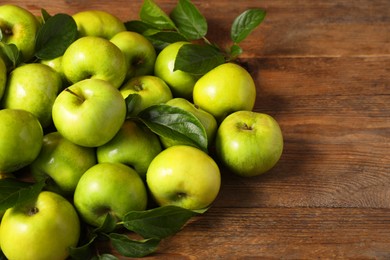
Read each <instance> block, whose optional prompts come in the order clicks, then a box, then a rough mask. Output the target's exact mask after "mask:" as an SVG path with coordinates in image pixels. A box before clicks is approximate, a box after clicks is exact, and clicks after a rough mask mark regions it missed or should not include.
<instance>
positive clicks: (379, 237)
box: [11, 0, 390, 259]
mask: <svg viewBox="0 0 390 260" xmlns="http://www.w3.org/2000/svg"><path fill="white" fill-rule="evenodd" d="M11 2H13V3H16V4H20V5H21V6H24V7H26V8H28V9H29V10H31V11H32V12H34V13H36V14H39V13H40V8H45V9H46V10H47V11H48V12H49V13H52V14H53V13H57V12H65V13H68V14H72V13H75V12H76V11H79V10H87V9H102V10H106V11H109V12H112V13H114V14H116V15H117V16H118V17H120V18H121V19H122V20H124V21H127V20H132V19H138V10H139V9H140V6H141V5H142V1H126V0H112V1H93V0H66V1H44V0H39V1H37V0H23V1H22V0H14V1H11ZM156 3H157V4H159V5H160V6H161V7H162V8H163V9H164V10H166V11H168V12H169V10H171V9H172V8H173V7H174V6H175V4H176V1H173V0H156ZM193 3H194V4H195V5H196V6H197V7H198V8H199V10H200V11H201V13H202V14H203V15H204V16H205V17H206V18H207V20H208V23H209V35H208V38H209V39H211V40H212V41H215V42H218V43H219V44H221V45H224V44H228V43H229V28H230V25H231V23H232V21H233V19H234V18H235V17H236V16H237V15H238V14H240V13H241V12H243V11H244V10H246V9H248V8H250V7H260V8H264V9H265V10H266V11H267V17H266V19H265V20H264V22H263V23H262V25H260V27H259V28H258V29H257V30H256V31H255V32H254V33H253V34H251V36H250V37H249V38H247V39H246V40H245V41H244V42H243V43H242V45H241V46H242V47H243V49H244V54H243V55H242V60H243V61H244V62H246V63H247V65H248V68H249V71H250V72H251V74H252V75H253V77H254V78H255V80H256V84H257V90H258V96H257V100H256V106H255V110H256V111H259V112H265V113H269V114H270V115H272V116H274V117H275V118H276V119H277V120H278V122H279V123H280V126H281V128H282V130H283V133H284V138H285V148H284V153H283V155H282V158H281V160H280V161H279V163H278V164H277V166H276V167H275V168H274V169H273V170H271V171H270V172H268V173H267V174H265V175H263V176H259V177H256V178H250V179H244V178H239V177H234V176H232V175H231V174H229V173H228V172H224V174H223V184H222V185H223V186H222V189H221V192H220V195H219V197H218V198H217V200H216V201H215V203H214V205H213V207H212V208H211V209H210V210H209V211H208V212H207V213H205V214H204V215H203V216H201V217H197V218H196V219H194V220H193V221H191V222H190V223H189V224H188V225H187V226H186V227H185V228H184V229H183V230H182V231H181V232H179V233H178V234H177V235H175V236H174V237H171V238H168V239H165V240H164V241H163V242H162V243H161V244H160V246H159V249H158V251H157V253H155V254H153V255H152V256H150V258H169V259H173V258H174V259H207V258H222V259H236V258H241V259H247V258H249V257H254V258H256V259H257V258H260V259H264V258H278V259H280V258H286V259H314V258H316V259H318V258H320V259H322V258H324V259H335V258H343V259H345V258H349V259H351V258H353V259H390V1H388V0H354V1H350V0H329V1H313V0H295V1H294V0H273V1H259V0H256V1H254V0H240V1H223V0H214V1H202V0H193Z"/></svg>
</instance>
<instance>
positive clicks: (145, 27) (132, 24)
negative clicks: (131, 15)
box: [125, 20, 156, 34]
mask: <svg viewBox="0 0 390 260" xmlns="http://www.w3.org/2000/svg"><path fill="white" fill-rule="evenodd" d="M125 27H126V30H128V31H131V32H136V33H139V34H144V33H145V32H146V31H149V30H155V29H156V28H155V27H153V26H152V25H150V24H148V23H145V22H142V21H138V20H132V21H127V22H125Z"/></svg>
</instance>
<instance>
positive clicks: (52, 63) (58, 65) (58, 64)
mask: <svg viewBox="0 0 390 260" xmlns="http://www.w3.org/2000/svg"><path fill="white" fill-rule="evenodd" d="M39 62H40V63H42V64H45V65H47V66H49V67H51V68H52V69H53V70H55V71H56V72H57V73H58V74H59V75H60V77H61V80H62V86H63V87H65V86H68V85H69V84H68V80H67V79H66V76H65V73H64V70H63V69H62V56H59V57H57V58H53V59H49V60H39Z"/></svg>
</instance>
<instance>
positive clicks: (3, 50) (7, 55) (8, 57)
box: [0, 42, 22, 70]
mask: <svg viewBox="0 0 390 260" xmlns="http://www.w3.org/2000/svg"><path fill="white" fill-rule="evenodd" d="M0 57H2V58H3V59H5V61H6V63H7V64H8V63H9V64H11V67H12V68H16V67H17V66H18V65H19V64H20V62H21V60H22V53H21V52H20V51H19V49H18V47H17V46H16V45H15V44H13V43H10V44H7V43H4V42H0ZM12 68H8V70H11V69H12Z"/></svg>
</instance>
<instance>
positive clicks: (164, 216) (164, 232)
mask: <svg viewBox="0 0 390 260" xmlns="http://www.w3.org/2000/svg"><path fill="white" fill-rule="evenodd" d="M198 214H199V212H196V211H192V210H188V209H184V208H181V207H177V206H162V207H157V208H153V209H150V210H145V211H130V212H128V213H127V214H126V215H125V216H124V218H123V226H124V227H125V228H127V229H128V230H131V231H134V232H136V233H137V234H139V235H141V236H142V237H144V238H152V237H154V238H159V239H163V238H166V237H168V236H172V235H174V234H176V233H177V232H179V231H180V230H181V229H182V227H183V226H184V225H185V224H186V223H187V221H188V220H189V219H190V218H192V217H194V216H196V215H198Z"/></svg>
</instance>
